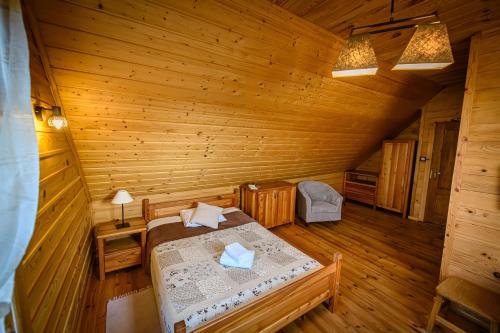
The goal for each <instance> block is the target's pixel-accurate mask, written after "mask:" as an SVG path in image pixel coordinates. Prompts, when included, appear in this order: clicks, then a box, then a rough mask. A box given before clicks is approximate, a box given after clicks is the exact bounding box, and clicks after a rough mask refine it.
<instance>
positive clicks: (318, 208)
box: [297, 181, 343, 223]
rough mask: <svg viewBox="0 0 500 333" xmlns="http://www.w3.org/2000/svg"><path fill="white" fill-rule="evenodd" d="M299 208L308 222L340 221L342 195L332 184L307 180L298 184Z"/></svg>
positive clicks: (300, 213)
mask: <svg viewBox="0 0 500 333" xmlns="http://www.w3.org/2000/svg"><path fill="white" fill-rule="evenodd" d="M298 190H299V191H298V193H297V209H298V213H299V216H300V218H301V219H302V220H304V221H306V222H307V223H311V222H322V221H338V220H340V219H341V218H342V216H341V210H342V200H343V198H342V196H341V195H340V194H339V193H338V192H337V191H335V190H334V189H333V188H332V187H331V186H330V185H327V184H325V183H322V182H317V181H305V182H301V183H299V185H298Z"/></svg>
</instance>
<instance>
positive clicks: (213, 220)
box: [189, 202, 223, 229]
mask: <svg viewBox="0 0 500 333" xmlns="http://www.w3.org/2000/svg"><path fill="white" fill-rule="evenodd" d="M222 210H223V209H222V208H220V207H217V206H211V205H207V204H206V203H203V202H198V207H196V209H195V211H194V213H193V215H192V216H191V220H189V223H196V224H201V225H204V226H206V227H209V228H213V229H218V228H219V215H220V214H222Z"/></svg>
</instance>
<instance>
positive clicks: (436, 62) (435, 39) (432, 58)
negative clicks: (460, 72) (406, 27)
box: [393, 24, 453, 70]
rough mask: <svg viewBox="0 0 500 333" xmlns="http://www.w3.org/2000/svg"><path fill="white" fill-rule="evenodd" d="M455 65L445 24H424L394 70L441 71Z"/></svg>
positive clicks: (419, 27)
mask: <svg viewBox="0 0 500 333" xmlns="http://www.w3.org/2000/svg"><path fill="white" fill-rule="evenodd" d="M452 63H453V54H452V52H451V46H450V39H449V37H448V31H447V29H446V25H445V24H423V25H419V26H418V27H417V29H416V30H415V33H414V34H413V36H412V38H411V40H410V42H409V43H408V45H407V46H406V49H405V50H404V52H403V54H402V55H401V58H399V60H398V63H397V64H396V66H394V68H393V70H402V69H403V70H419V69H422V70H423V69H441V68H444V67H446V66H449V65H451V64H452Z"/></svg>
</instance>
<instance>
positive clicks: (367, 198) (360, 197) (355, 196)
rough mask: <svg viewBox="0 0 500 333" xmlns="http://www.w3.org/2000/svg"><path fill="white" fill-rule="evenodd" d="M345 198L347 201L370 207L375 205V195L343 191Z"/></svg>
mask: <svg viewBox="0 0 500 333" xmlns="http://www.w3.org/2000/svg"><path fill="white" fill-rule="evenodd" d="M345 197H346V198H347V199H352V200H356V201H359V202H363V203H366V204H370V205H374V204H375V194H365V193H358V192H352V191H345Z"/></svg>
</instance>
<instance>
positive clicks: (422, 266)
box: [80, 203, 444, 333]
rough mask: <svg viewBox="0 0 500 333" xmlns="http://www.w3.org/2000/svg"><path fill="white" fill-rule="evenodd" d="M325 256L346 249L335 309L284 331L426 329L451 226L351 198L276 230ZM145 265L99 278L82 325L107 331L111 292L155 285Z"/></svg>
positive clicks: (315, 312)
mask: <svg viewBox="0 0 500 333" xmlns="http://www.w3.org/2000/svg"><path fill="white" fill-rule="evenodd" d="M272 231H273V232H274V233H275V234H276V235H278V236H279V237H281V238H283V239H285V240H287V241H288V242H289V243H291V244H292V245H294V246H296V247H297V248H299V249H301V250H302V251H304V252H305V253H307V254H309V255H310V256H312V257H314V258H316V259H317V260H319V261H320V262H322V263H328V262H330V261H331V259H332V258H333V254H334V253H335V252H337V251H338V252H341V253H342V255H343V260H344V261H343V266H342V277H341V281H340V301H339V307H338V309H337V312H336V313H335V314H331V313H329V312H328V311H327V310H326V309H325V308H324V307H323V306H319V307H317V308H316V309H314V310H313V311H311V312H309V313H308V314H307V315H306V316H304V318H302V319H299V320H296V321H295V322H294V323H292V324H290V325H288V326H287V327H285V328H284V329H283V330H282V332H285V333H296V332H421V331H422V328H423V327H424V325H425V323H426V322H427V316H428V314H429V312H430V309H431V305H432V298H433V296H434V288H435V286H436V284H437V281H438V276H439V266H440V262H441V254H442V247H443V238H444V229H443V227H441V226H437V225H432V224H428V223H418V222H412V221H409V222H407V223H403V221H402V219H401V218H400V217H399V216H398V215H395V214H392V213H387V212H382V211H378V210H377V211H373V210H372V209H371V208H368V207H364V206H359V205H356V204H351V203H348V204H347V205H346V206H344V207H343V219H342V221H340V222H326V223H314V224H310V225H309V226H305V225H303V224H299V223H297V224H295V225H287V226H282V227H278V228H275V229H273V230H272ZM150 284H151V282H150V280H149V278H148V277H147V276H146V275H145V274H144V272H143V270H142V269H132V270H128V271H120V272H117V273H114V274H109V275H108V276H107V278H106V280H105V281H102V282H101V281H99V280H98V279H97V278H96V277H94V278H93V279H92V281H91V285H90V288H89V293H88V295H87V300H86V304H85V310H84V313H83V316H82V321H81V325H80V327H81V330H80V331H81V332H99V333H101V332H105V322H106V303H107V300H108V299H110V298H112V297H115V296H118V295H121V294H124V293H127V292H129V291H132V290H135V289H140V288H144V287H146V286H148V285H150Z"/></svg>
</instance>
